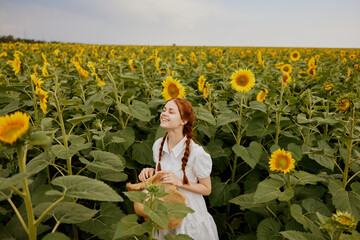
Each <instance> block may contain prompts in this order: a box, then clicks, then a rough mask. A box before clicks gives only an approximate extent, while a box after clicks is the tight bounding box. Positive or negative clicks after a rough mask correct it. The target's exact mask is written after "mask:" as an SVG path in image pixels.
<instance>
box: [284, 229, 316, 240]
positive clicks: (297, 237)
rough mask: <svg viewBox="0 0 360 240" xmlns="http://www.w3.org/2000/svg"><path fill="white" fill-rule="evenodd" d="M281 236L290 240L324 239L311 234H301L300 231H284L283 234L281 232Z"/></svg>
mask: <svg viewBox="0 0 360 240" xmlns="http://www.w3.org/2000/svg"><path fill="white" fill-rule="evenodd" d="M280 234H281V235H283V236H284V237H285V238H286V239H289V240H309V239H311V240H321V239H323V238H320V237H318V236H316V235H314V234H311V233H306V232H299V231H294V230H288V231H282V232H280Z"/></svg>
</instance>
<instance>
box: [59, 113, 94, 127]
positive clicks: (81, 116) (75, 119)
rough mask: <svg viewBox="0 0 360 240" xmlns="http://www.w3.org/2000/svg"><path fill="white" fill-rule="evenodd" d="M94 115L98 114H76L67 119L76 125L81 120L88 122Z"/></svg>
mask: <svg viewBox="0 0 360 240" xmlns="http://www.w3.org/2000/svg"><path fill="white" fill-rule="evenodd" d="M94 117H96V114H88V115H80V116H75V117H73V118H70V119H67V120H66V121H68V122H70V123H72V124H73V125H76V124H78V123H80V122H87V121H89V120H91V119H92V118H94Z"/></svg>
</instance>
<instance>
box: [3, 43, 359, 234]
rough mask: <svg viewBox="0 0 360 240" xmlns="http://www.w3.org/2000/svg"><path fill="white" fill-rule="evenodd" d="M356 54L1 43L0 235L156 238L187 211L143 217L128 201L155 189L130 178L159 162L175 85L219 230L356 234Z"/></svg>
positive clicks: (165, 211) (163, 211)
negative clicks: (204, 157)
mask: <svg viewBox="0 0 360 240" xmlns="http://www.w3.org/2000/svg"><path fill="white" fill-rule="evenodd" d="M359 58H360V50H359V49H315V48H314V49H310V48H254V47H253V48H251V47H180V46H110V45H81V44H65V43H63V44H59V43H42V44H25V43H19V42H18V43H2V44H1V47H0V164H1V165H0V166H1V169H0V203H1V205H0V239H31V240H33V239H44V240H51V239H88V240H90V239H94V240H95V239H104V240H106V239H151V237H152V230H153V229H154V228H156V227H157V226H167V222H166V221H167V219H168V216H169V215H170V216H178V217H184V216H185V215H186V213H187V212H188V210H186V209H185V208H179V209H178V211H177V212H176V213H174V211H173V210H171V209H167V208H162V209H160V208H159V209H151V212H150V210H149V216H150V221H144V220H143V219H142V218H140V217H138V216H137V215H136V214H135V212H134V208H133V202H134V201H141V200H144V199H146V198H147V195H146V194H145V195H146V196H145V197H144V196H143V195H141V196H140V195H139V194H130V192H127V190H126V188H125V185H126V183H127V182H131V183H136V182H138V179H137V176H138V174H139V173H140V171H141V169H143V168H144V167H149V166H152V167H154V162H153V159H152V158H153V157H152V156H153V154H152V150H151V149H152V145H153V143H154V141H155V140H156V139H158V138H160V137H162V136H163V135H164V133H165V132H164V129H161V128H160V127H159V115H160V112H161V110H162V107H163V106H164V104H165V101H166V100H167V99H169V98H171V97H181V98H186V99H187V100H188V101H190V102H191V103H192V104H193V106H194V111H195V115H196V123H195V125H194V137H195V139H196V141H197V142H198V143H199V144H200V145H202V146H203V148H204V149H205V151H207V152H208V153H209V154H210V155H211V157H212V160H213V170H212V173H211V181H212V193H211V195H209V196H208V197H205V199H206V203H207V206H208V211H209V212H210V214H211V215H212V216H213V217H214V219H215V222H216V224H217V228H218V231H219V237H220V239H234V240H253V239H254V240H255V239H257V240H268V239H273V240H275V239H279V240H281V239H290V240H302V239H315V240H335V239H336V240H338V239H360V233H359V232H360V227H359V226H358V221H359V220H360V183H359V179H360V145H359V139H360V138H359V137H360V125H359V122H360V113H359V109H360V72H359V71H360V70H359ZM153 188H154V187H153ZM154 189H155V188H154ZM154 189H153V190H151V191H150V193H149V194H153V195H152V197H161V196H162V195H161V194H162V193H159V192H157V191H160V192H161V188H160V190H159V188H157V189H155V190H154ZM166 239H190V238H189V237H187V236H185V235H181V236H180V235H179V236H173V235H168V236H167V238H166Z"/></svg>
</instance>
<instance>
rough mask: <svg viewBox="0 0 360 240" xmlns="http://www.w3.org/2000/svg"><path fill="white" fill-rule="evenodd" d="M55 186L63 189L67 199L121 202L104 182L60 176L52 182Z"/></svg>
mask: <svg viewBox="0 0 360 240" xmlns="http://www.w3.org/2000/svg"><path fill="white" fill-rule="evenodd" d="M52 184H53V185H55V186H60V187H63V188H64V194H65V196H67V197H73V198H81V199H89V200H96V201H115V202H118V201H123V199H122V198H121V197H120V196H119V195H118V194H117V193H116V192H115V191H114V190H113V189H112V188H110V187H109V186H108V185H106V184H105V183H104V182H102V181H100V180H96V179H91V178H88V177H85V176H62V177H57V178H55V179H54V180H53V181H52Z"/></svg>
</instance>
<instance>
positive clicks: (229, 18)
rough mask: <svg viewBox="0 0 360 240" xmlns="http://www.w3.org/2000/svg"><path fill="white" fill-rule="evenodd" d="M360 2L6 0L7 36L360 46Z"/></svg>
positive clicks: (2, 21) (1, 1)
mask: <svg viewBox="0 0 360 240" xmlns="http://www.w3.org/2000/svg"><path fill="white" fill-rule="evenodd" d="M359 9H360V1H359V0H297V1H295V0H223V1H221V0H0V36H4V35H13V36H14V37H16V38H18V37H19V38H28V39H35V40H44V41H60V42H72V43H85V44H111V45H173V44H176V45H178V46H243V47H249V46H250V47H251V46H253V47H321V48H360V13H359Z"/></svg>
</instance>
